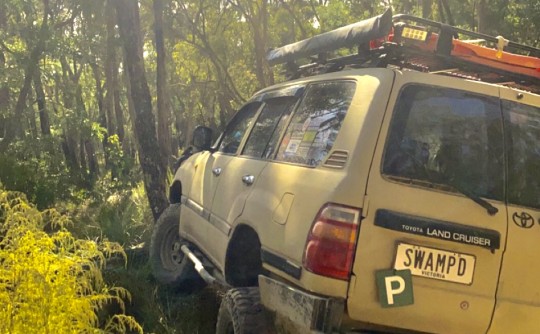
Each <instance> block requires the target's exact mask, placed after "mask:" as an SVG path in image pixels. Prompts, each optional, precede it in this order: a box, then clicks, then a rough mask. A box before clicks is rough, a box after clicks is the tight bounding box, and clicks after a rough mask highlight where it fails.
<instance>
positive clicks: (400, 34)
mask: <svg viewBox="0 0 540 334" xmlns="http://www.w3.org/2000/svg"><path fill="white" fill-rule="evenodd" d="M410 22H412V23H414V24H413V25H410V24H409V23H410ZM458 34H459V35H462V36H467V37H472V38H477V39H481V40H483V41H486V42H490V43H494V44H495V45H496V46H497V49H490V48H486V47H482V46H477V45H474V44H472V43H470V41H461V40H459V39H458ZM420 37H421V38H420ZM501 43H502V45H501ZM341 48H349V49H353V48H356V50H354V51H353V52H352V53H351V54H349V55H346V56H337V57H334V58H330V57H329V54H330V52H332V51H335V50H338V49H341ZM456 48H457V49H462V52H463V49H465V51H466V52H465V53H463V54H459V53H458V52H456ZM505 48H506V49H508V48H512V49H513V50H516V51H519V52H520V53H521V54H527V55H520V54H513V53H508V52H506V51H505V52H503V50H504V49H505ZM476 53H479V54H480V55H481V56H477V57H469V54H473V55H475V56H476ZM486 54H488V56H486ZM495 55H496V56H495ZM503 56H504V59H503V60H504V61H503V60H500V58H503ZM482 57H484V58H482ZM516 57H517V58H516ZM519 57H522V58H519ZM523 57H524V58H523ZM538 57H540V49H537V48H534V47H531V46H527V45H523V44H519V43H515V42H512V41H508V40H506V39H504V38H502V37H500V36H498V37H493V36H489V35H486V34H482V33H477V32H473V31H468V30H465V29H461V28H458V27H453V26H449V25H446V24H444V23H440V22H436V21H431V20H428V19H423V18H419V17H415V16H411V15H406V14H398V15H395V16H392V11H391V9H387V10H386V11H385V13H384V14H382V15H379V16H376V17H374V18H371V19H367V20H362V21H359V22H357V23H354V24H351V25H348V26H345V27H341V28H338V29H335V30H332V31H329V32H326V33H323V34H320V35H317V36H314V37H311V38H308V39H305V40H302V41H300V42H296V43H292V44H289V45H285V46H282V47H280V48H277V49H273V50H270V51H269V52H268V53H267V60H268V62H269V64H270V65H277V64H285V75H286V76H287V78H288V79H294V78H297V77H301V76H310V75H315V74H321V73H328V72H335V71H340V70H342V69H345V68H362V67H397V68H400V69H409V70H417V71H422V72H431V73H437V74H442V75H449V76H457V77H463V78H468V79H473V80H478V81H485V82H491V83H497V84H504V85H508V86H513V87H517V88H520V89H525V90H531V91H534V92H535V93H540V65H539V64H540V59H538ZM305 58H307V59H309V61H310V62H309V63H307V64H304V65H299V62H298V61H299V60H301V59H305ZM514 58H515V59H514ZM508 59H510V60H508ZM522 60H525V61H526V62H528V63H530V62H531V61H532V63H533V65H530V64H528V65H527V66H528V67H527V66H523V64H522V63H523V61H522ZM512 62H513V63H512ZM531 66H532V67H531Z"/></svg>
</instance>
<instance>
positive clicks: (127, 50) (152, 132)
mask: <svg viewBox="0 0 540 334" xmlns="http://www.w3.org/2000/svg"><path fill="white" fill-rule="evenodd" d="M114 3H115V5H116V12H117V15H118V27H119V29H120V36H121V38H122V43H123V46H124V54H125V59H126V62H125V65H126V70H127V72H128V73H129V78H130V82H131V97H132V98H133V102H134V109H135V119H134V120H133V121H134V122H135V132H137V138H139V140H138V147H139V158H140V163H141V168H142V171H143V174H144V184H145V189H146V194H147V196H148V201H149V203H150V209H151V210H152V214H153V215H154V220H157V219H158V217H159V215H160V213H161V212H162V211H163V210H164V209H165V208H166V207H167V205H168V202H167V196H166V186H165V179H166V173H165V171H166V169H165V166H163V164H162V159H161V157H160V148H159V145H158V142H157V139H156V127H155V119H154V115H153V114H152V98H151V96H150V90H149V88H148V83H147V81H146V76H145V69H144V58H143V49H142V38H141V28H140V21H139V20H140V19H139V7H138V2H137V1H133V0H114Z"/></svg>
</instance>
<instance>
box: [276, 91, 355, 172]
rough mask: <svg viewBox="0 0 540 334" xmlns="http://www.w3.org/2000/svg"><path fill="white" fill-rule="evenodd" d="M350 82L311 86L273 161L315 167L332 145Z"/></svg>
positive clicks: (348, 96)
mask: <svg viewBox="0 0 540 334" xmlns="http://www.w3.org/2000/svg"><path fill="white" fill-rule="evenodd" d="M355 87H356V84H355V83H354V82H351V81H337V82H323V83H316V84H311V85H309V86H308V87H307V90H306V93H305V95H304V98H303V99H302V102H301V103H300V105H299V107H298V109H297V110H296V111H295V113H294V115H293V117H292V119H291V122H290V123H289V126H288V128H287V131H286V132H285V136H284V138H283V140H282V142H281V144H280V147H279V150H278V153H277V156H276V160H280V161H285V162H291V163H297V164H305V165H309V166H317V165H318V164H319V163H320V162H321V161H323V160H324V159H325V157H326V155H327V154H328V152H329V151H330V150H331V149H332V147H333V146H334V141H335V140H336V137H337V135H338V133H339V129H340V128H341V124H342V122H343V119H344V118H345V115H346V114H347V110H348V109H349V106H350V104H351V100H352V97H353V95H354V92H355Z"/></svg>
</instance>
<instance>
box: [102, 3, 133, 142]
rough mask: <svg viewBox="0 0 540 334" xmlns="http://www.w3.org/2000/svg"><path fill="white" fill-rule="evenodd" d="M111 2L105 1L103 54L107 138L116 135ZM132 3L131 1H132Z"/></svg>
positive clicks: (114, 67)
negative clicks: (104, 45) (105, 23)
mask: <svg viewBox="0 0 540 334" xmlns="http://www.w3.org/2000/svg"><path fill="white" fill-rule="evenodd" d="M112 1H113V0H107V5H106V6H107V7H106V8H107V9H106V12H107V51H106V54H105V90H106V94H105V111H106V124H107V126H106V129H107V133H108V135H109V136H112V135H113V134H115V133H116V124H115V122H114V118H115V117H114V115H115V113H114V106H115V104H114V89H115V87H114V85H115V82H114V72H115V71H116V59H115V58H116V52H115V43H114V38H115V30H114V26H115V24H116V20H115V15H114V13H115V12H114V6H113V3H112ZM132 1H133V0H132Z"/></svg>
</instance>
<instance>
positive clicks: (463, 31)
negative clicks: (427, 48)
mask: <svg viewBox="0 0 540 334" xmlns="http://www.w3.org/2000/svg"><path fill="white" fill-rule="evenodd" d="M392 20H393V21H394V22H398V21H402V20H408V21H413V22H416V23H422V24H425V25H429V26H431V27H436V28H439V29H442V28H443V27H445V26H446V27H449V28H450V29H452V31H454V32H456V33H459V34H463V35H465V36H469V37H475V38H481V39H484V40H486V41H488V42H492V43H495V44H496V43H497V42H498V41H499V40H498V39H497V37H494V36H490V35H486V34H482V33H479V32H475V31H470V30H466V29H462V28H458V27H454V26H449V25H447V24H444V23H441V22H437V21H431V20H428V19H424V18H421V17H416V16H413V15H408V14H396V15H394V16H393V17H392ZM508 47H511V48H515V49H517V50H521V51H528V52H530V54H531V55H532V56H535V57H540V49H537V48H534V47H532V46H529V45H525V44H519V43H516V42H512V41H508Z"/></svg>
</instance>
